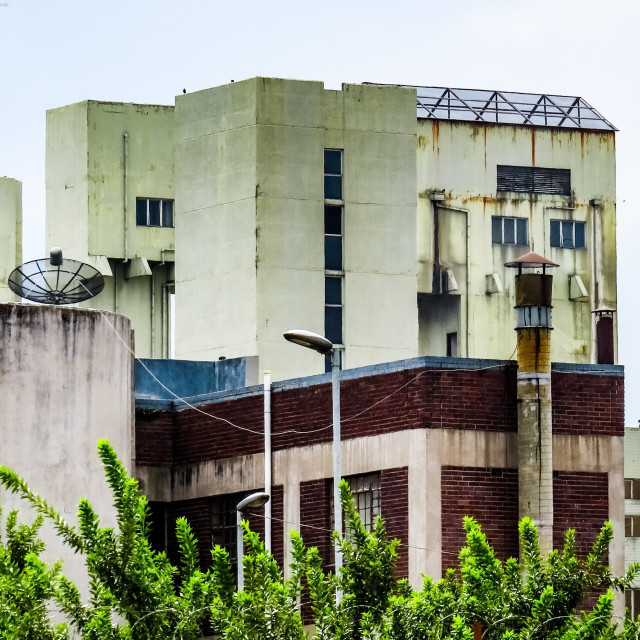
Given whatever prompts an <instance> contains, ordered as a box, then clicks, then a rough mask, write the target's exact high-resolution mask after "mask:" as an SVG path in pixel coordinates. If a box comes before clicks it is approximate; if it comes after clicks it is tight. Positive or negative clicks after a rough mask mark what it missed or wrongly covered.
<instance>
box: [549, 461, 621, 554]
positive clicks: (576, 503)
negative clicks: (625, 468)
mask: <svg viewBox="0 0 640 640" xmlns="http://www.w3.org/2000/svg"><path fill="white" fill-rule="evenodd" d="M553 476H554V477H553V546H554V548H556V549H562V547H563V545H564V534H565V532H566V530H567V529H568V528H569V527H571V528H572V529H575V530H576V538H577V542H576V550H577V552H578V553H580V554H587V553H589V551H590V550H591V546H592V545H593V541H594V540H595V539H596V536H597V535H598V533H599V532H600V529H601V528H602V525H603V524H604V522H605V520H608V519H609V479H608V477H607V474H606V473H592V472H588V471H554V472H553Z"/></svg>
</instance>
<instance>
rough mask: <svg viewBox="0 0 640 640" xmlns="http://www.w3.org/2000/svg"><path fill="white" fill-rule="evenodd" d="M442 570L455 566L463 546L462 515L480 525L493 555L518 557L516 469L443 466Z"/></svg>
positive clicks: (501, 557)
mask: <svg viewBox="0 0 640 640" xmlns="http://www.w3.org/2000/svg"><path fill="white" fill-rule="evenodd" d="M441 483H442V484H441V489H442V569H443V571H444V570H445V569H448V568H450V567H456V566H458V554H459V552H460V549H461V548H462V547H463V546H464V545H465V540H466V539H465V532H464V529H463V528H462V520H463V518H464V516H472V517H473V518H475V519H476V520H477V521H478V522H479V523H480V524H481V525H482V530H483V531H484V533H485V535H486V536H487V541H488V542H489V544H490V545H492V546H493V548H494V550H495V552H496V556H497V557H498V558H500V559H501V560H506V559H507V558H510V557H512V556H515V557H517V556H518V535H517V531H518V472H517V471H516V470H515V469H490V468H486V467H485V468H472V467H442V470H441Z"/></svg>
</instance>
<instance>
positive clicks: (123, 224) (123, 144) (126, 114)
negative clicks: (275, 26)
mask: <svg viewBox="0 0 640 640" xmlns="http://www.w3.org/2000/svg"><path fill="white" fill-rule="evenodd" d="M173 129H174V117H173V107H161V106H153V105H134V104H120V103H111V102H94V101H87V102H80V103H77V104H72V105H69V106H66V107H62V108H60V109H54V110H52V111H49V112H48V113H47V146H46V183H47V212H48V215H47V228H46V235H47V246H48V247H53V246H59V247H61V248H62V250H63V253H64V255H65V256H67V257H68V258H73V259H75V260H80V261H82V262H87V263H89V264H91V265H92V266H94V267H95V268H96V269H98V270H99V271H100V272H101V273H102V275H104V276H106V277H105V281H106V285H105V290H104V291H103V293H102V294H101V295H100V297H99V298H98V299H96V300H92V301H90V302H87V303H85V306H95V305H96V304H97V305H98V306H99V308H101V309H105V310H107V311H113V312H115V313H122V314H124V315H126V316H128V317H129V318H130V320H131V323H132V326H133V327H134V329H135V334H136V351H137V353H138V354H139V355H141V356H146V357H155V358H167V357H169V355H170V344H169V337H168V336H169V335H170V333H171V327H170V323H171V315H172V314H171V311H170V308H171V306H172V300H173V282H174V229H173V202H174V179H175V176H174V173H175V171H174V160H173V158H174V143H173Z"/></svg>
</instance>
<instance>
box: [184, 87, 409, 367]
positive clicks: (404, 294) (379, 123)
mask: <svg viewBox="0 0 640 640" xmlns="http://www.w3.org/2000/svg"><path fill="white" fill-rule="evenodd" d="M176 127H177V129H176V201H177V217H176V251H177V255H178V256H179V257H178V260H177V263H176V268H177V271H176V276H177V277H176V299H177V301H178V304H177V307H176V328H177V332H176V353H177V355H178V356H180V357H186V358H192V359H193V358H195V359H215V358H217V357H219V356H221V355H224V356H227V357H229V356H231V357H236V356H241V355H249V354H258V355H259V357H260V360H261V362H262V363H263V364H264V365H265V366H269V367H270V368H271V369H272V370H273V371H274V375H275V376H276V377H277V378H278V379H282V378H288V377H292V376H294V375H299V374H300V373H301V372H305V373H319V372H321V371H323V370H324V362H323V361H322V359H321V358H318V357H317V356H315V355H314V354H311V353H305V352H304V351H302V350H299V349H297V350H296V349H290V348H288V347H286V346H285V347H283V343H282V333H283V332H284V331H286V330H288V329H292V328H295V327H304V328H306V329H310V330H313V331H317V332H319V333H324V332H325V326H324V313H325V247H324V239H325V222H324V215H325V214H324V211H325V204H326V201H327V199H326V198H325V193H324V187H323V183H324V174H325V172H324V166H323V153H324V150H325V149H339V150H341V151H342V155H343V166H342V175H343V194H342V197H341V198H340V199H338V200H337V201H336V202H333V204H334V205H336V204H337V205H338V206H340V207H341V208H342V209H343V228H342V246H343V249H342V250H343V262H344V263H343V268H342V269H341V270H340V272H341V275H342V277H343V300H342V301H343V326H344V330H343V333H344V339H343V341H344V344H345V346H346V349H345V355H344V365H345V366H346V367H354V366H359V365H363V364H369V363H371V362H383V361H390V360H396V359H399V358H406V357H411V356H415V355H417V317H416V313H415V308H416V299H415V294H416V290H415V283H416V247H415V203H416V187H415V95H414V93H413V92H412V91H411V90H408V89H396V88H389V87H376V86H359V85H345V86H344V87H343V90H342V91H327V90H325V89H324V88H323V85H322V83H319V82H300V81H293V80H278V79H268V78H256V79H253V80H247V81H245V82H236V83H234V84H230V85H226V86H223V87H217V88H214V89H209V90H206V91H200V92H197V93H192V94H187V95H185V96H178V98H177V99H176ZM205 292H211V295H207V294H206V293H205ZM203 293H204V294H205V295H203ZM391 326H393V330H392V331H389V327H391Z"/></svg>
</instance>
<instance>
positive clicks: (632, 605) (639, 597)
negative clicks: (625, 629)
mask: <svg viewBox="0 0 640 640" xmlns="http://www.w3.org/2000/svg"><path fill="white" fill-rule="evenodd" d="M624 606H625V607H626V609H627V616H628V617H630V618H631V619H632V620H636V619H637V618H638V615H640V589H633V588H632V587H625V590H624Z"/></svg>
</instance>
